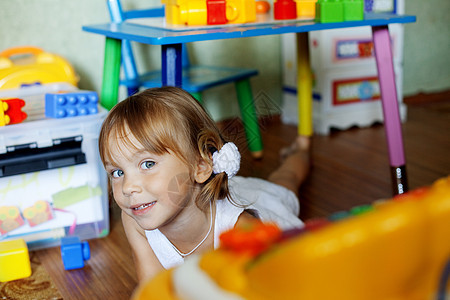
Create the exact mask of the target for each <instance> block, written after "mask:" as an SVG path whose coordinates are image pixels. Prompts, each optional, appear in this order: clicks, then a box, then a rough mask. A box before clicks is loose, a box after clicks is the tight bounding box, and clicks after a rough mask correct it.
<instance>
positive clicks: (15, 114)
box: [2, 98, 27, 124]
mask: <svg viewBox="0 0 450 300" xmlns="http://www.w3.org/2000/svg"><path fill="white" fill-rule="evenodd" d="M2 101H3V102H6V103H7V104H8V109H7V110H6V111H5V114H7V115H8V116H9V119H10V120H9V124H17V123H22V122H23V120H25V119H26V118H27V114H26V113H24V112H23V111H22V107H24V106H25V101H23V100H22V99H19V98H12V99H4V100H2Z"/></svg>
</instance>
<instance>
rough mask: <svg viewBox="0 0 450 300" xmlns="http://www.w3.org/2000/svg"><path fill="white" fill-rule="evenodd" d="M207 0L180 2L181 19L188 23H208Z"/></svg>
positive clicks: (183, 22)
mask: <svg viewBox="0 0 450 300" xmlns="http://www.w3.org/2000/svg"><path fill="white" fill-rule="evenodd" d="M207 18H208V14H207V10H206V0H189V1H186V2H185V3H183V4H180V21H181V22H182V24H186V25H206V24H207V21H208V19H207Z"/></svg>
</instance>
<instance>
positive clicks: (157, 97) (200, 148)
mask: <svg viewBox="0 0 450 300" xmlns="http://www.w3.org/2000/svg"><path fill="white" fill-rule="evenodd" d="M99 145H100V156H101V159H102V162H103V164H104V166H105V169H106V171H107V172H108V174H109V178H110V181H111V187H112V191H113V196H114V199H115V201H116V203H117V204H118V206H119V207H120V208H121V210H122V222H123V226H124V229H125V233H126V235H127V238H128V241H129V243H130V246H131V249H132V252H133V258H134V261H135V265H136V269H137V275H138V279H139V280H140V281H142V280H144V279H147V278H149V277H152V276H154V275H156V273H158V272H159V271H161V270H163V268H166V269H167V268H171V267H173V266H176V265H178V264H181V263H183V261H184V258H185V257H187V256H189V255H191V254H194V253H202V252H205V251H208V250H211V249H213V248H217V247H218V246H219V239H218V237H219V235H220V234H221V233H222V232H223V231H226V230H228V229H231V228H232V227H234V226H241V225H243V224H245V223H246V222H249V221H251V220H253V219H255V218H259V219H261V220H262V221H273V222H276V223H277V224H278V225H279V226H280V227H281V228H292V227H301V226H303V223H302V222H301V221H300V220H299V219H298V217H297V216H298V213H299V202H298V199H297V196H296V193H297V192H298V189H299V186H300V184H301V183H302V181H303V180H304V179H305V177H306V174H307V172H308V169H309V165H308V163H309V160H308V149H309V140H308V139H307V138H304V137H303V138H302V137H298V138H297V140H296V141H295V142H294V143H293V145H292V146H291V147H290V148H289V149H288V151H287V152H286V153H285V156H286V158H285V159H284V162H283V163H282V164H281V166H280V167H279V168H278V169H277V170H275V172H274V173H273V174H272V175H271V176H270V177H269V181H265V180H262V179H257V178H243V177H233V176H234V175H236V173H237V171H238V169H239V164H240V154H239V152H238V149H237V147H236V146H235V145H234V144H233V143H230V142H227V141H225V139H224V138H223V137H222V136H221V134H220V133H219V130H218V129H217V127H216V125H215V123H214V122H213V121H212V120H211V118H210V117H209V116H208V114H207V113H206V112H205V110H204V109H203V108H202V106H201V105H200V104H199V103H198V102H197V101H196V100H195V99H194V98H193V97H192V96H191V95H190V94H188V93H187V92H185V91H183V90H181V89H179V88H174V87H163V88H155V89H148V90H145V91H143V92H141V93H138V94H136V95H133V96H131V97H129V98H128V99H126V100H124V101H122V102H120V103H119V104H117V105H116V106H115V107H114V108H113V109H112V110H111V111H110V113H109V115H108V116H107V118H106V120H105V121H104V123H103V125H102V129H101V132H100V138H99Z"/></svg>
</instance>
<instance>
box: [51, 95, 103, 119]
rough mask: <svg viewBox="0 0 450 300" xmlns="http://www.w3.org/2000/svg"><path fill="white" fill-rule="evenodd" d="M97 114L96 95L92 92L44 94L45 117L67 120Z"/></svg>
mask: <svg viewBox="0 0 450 300" xmlns="http://www.w3.org/2000/svg"><path fill="white" fill-rule="evenodd" d="M96 113H98V95H97V93H96V92H93V91H76V92H66V93H49V94H45V116H46V117H49V118H68V117H77V116H84V115H92V114H96Z"/></svg>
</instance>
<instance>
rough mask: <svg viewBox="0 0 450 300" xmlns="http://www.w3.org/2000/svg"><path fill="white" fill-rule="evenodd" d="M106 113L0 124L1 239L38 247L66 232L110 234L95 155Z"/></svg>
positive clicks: (102, 176) (86, 235)
mask: <svg viewBox="0 0 450 300" xmlns="http://www.w3.org/2000/svg"><path fill="white" fill-rule="evenodd" d="M42 96H43V95H42ZM0 98H1V94H0ZM42 99H43V98H42ZM105 116H106V111H105V110H100V112H99V113H98V114H95V115H88V116H82V117H76V118H65V119H42V120H36V121H30V122H24V123H21V124H15V125H8V126H3V127H0V241H2V240H8V239H13V238H23V239H24V240H25V241H26V242H27V245H28V247H29V249H39V248H46V247H53V246H57V245H59V244H60V239H61V237H64V236H71V235H74V236H78V237H79V238H80V239H81V240H85V239H91V238H97V237H103V236H105V235H107V234H108V232H109V214H108V212H109V210H108V208H109V205H108V193H107V179H106V174H105V171H104V169H103V167H102V165H101V162H100V157H99V154H98V134H99V131H100V126H101V122H102V121H103V119H104V117H105Z"/></svg>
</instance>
